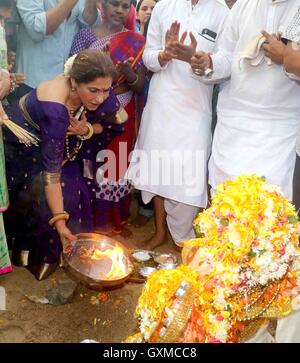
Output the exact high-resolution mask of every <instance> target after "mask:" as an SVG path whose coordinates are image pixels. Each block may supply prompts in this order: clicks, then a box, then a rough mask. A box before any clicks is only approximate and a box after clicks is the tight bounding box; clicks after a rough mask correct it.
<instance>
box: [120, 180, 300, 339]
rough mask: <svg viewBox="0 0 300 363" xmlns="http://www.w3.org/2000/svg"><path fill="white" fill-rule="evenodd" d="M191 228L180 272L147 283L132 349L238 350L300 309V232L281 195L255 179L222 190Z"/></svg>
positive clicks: (163, 272) (165, 273) (165, 272)
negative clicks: (217, 346)
mask: <svg viewBox="0 0 300 363" xmlns="http://www.w3.org/2000/svg"><path fill="white" fill-rule="evenodd" d="M194 227H195V232H196V235H197V238H196V239H193V240H190V241H187V242H186V243H185V244H184V248H183V250H182V260H183V264H182V265H181V266H179V267H178V268H177V269H175V270H161V271H156V272H153V273H152V274H151V275H150V276H149V278H148V280H147V283H146V285H145V287H144V289H143V291H142V294H141V296H140V298H139V301H138V306H137V308H136V317H137V318H138V319H139V322H140V332H139V333H138V334H136V335H134V336H132V337H129V338H128V339H127V341H128V342H130V341H135V342H152V343H155V342H194V343H196V342H216V343H217V342H241V341H245V340H248V339H250V338H251V337H252V336H254V335H255V334H256V333H257V331H258V330H259V329H260V327H262V326H263V325H265V324H266V322H267V321H268V320H269V319H276V318H280V317H285V316H288V315H289V314H291V313H292V312H293V311H296V310H298V309H299V308H300V248H299V232H300V224H299V222H298V218H297V214H296V211H295V208H294V207H293V205H291V204H290V203H289V202H288V201H287V199H286V198H285V197H284V195H283V194H282V193H281V192H280V190H279V189H278V188H277V187H275V186H274V185H269V184H267V183H266V182H265V181H264V179H263V178H260V177H258V176H256V175H242V176H240V177H238V178H236V179H235V180H233V181H228V182H226V183H224V184H222V185H219V186H218V188H217V192H216V195H215V196H214V197H213V200H212V204H211V206H210V208H208V209H206V210H205V211H204V212H203V213H200V214H199V215H198V217H197V218H196V220H195V224H194Z"/></svg>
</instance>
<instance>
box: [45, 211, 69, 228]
mask: <svg viewBox="0 0 300 363" xmlns="http://www.w3.org/2000/svg"><path fill="white" fill-rule="evenodd" d="M62 219H64V220H65V221H68V220H69V219H70V214H69V213H67V212H62V213H56V214H54V216H53V217H52V218H51V219H50V220H49V222H48V223H49V225H50V226H51V227H53V226H54V223H55V222H57V221H60V220H62Z"/></svg>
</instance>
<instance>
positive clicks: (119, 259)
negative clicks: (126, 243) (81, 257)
mask: <svg viewBox="0 0 300 363" xmlns="http://www.w3.org/2000/svg"><path fill="white" fill-rule="evenodd" d="M105 258H109V259H110V260H111V262H112V264H111V269H110V271H109V272H108V273H107V274H104V273H103V272H101V273H100V274H101V275H103V276H104V278H105V279H106V280H114V279H121V278H122V277H125V276H127V274H128V272H127V266H126V264H125V263H124V260H126V259H124V252H123V249H122V248H121V247H120V246H118V245H116V246H115V247H114V248H111V249H107V250H105V251H101V250H99V249H96V250H95V251H94V252H93V254H92V256H91V260H102V259H105Z"/></svg>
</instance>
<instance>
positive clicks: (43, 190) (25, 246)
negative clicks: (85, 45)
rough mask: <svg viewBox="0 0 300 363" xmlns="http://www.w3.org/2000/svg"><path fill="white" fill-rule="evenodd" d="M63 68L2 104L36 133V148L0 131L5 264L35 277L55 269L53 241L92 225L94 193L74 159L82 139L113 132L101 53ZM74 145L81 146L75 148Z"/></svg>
mask: <svg viewBox="0 0 300 363" xmlns="http://www.w3.org/2000/svg"><path fill="white" fill-rule="evenodd" d="M69 68H70V69H69V71H68V74H65V75H60V76H57V77H56V78H55V79H53V80H51V81H47V82H43V83H42V84H40V85H39V86H38V87H37V89H34V90H33V91H31V92H30V93H29V94H27V95H26V96H25V98H22V99H21V100H20V104H19V107H17V108H16V107H12V108H9V109H7V114H8V116H9V117H10V118H11V119H12V120H14V121H15V122H16V123H18V124H19V125H21V126H22V127H23V128H25V129H27V130H29V131H30V132H33V133H35V134H36V135H37V136H38V137H39V139H40V143H39V146H32V147H30V148H26V147H23V146H22V145H21V144H19V143H18V142H17V141H16V140H15V139H14V137H13V136H12V135H11V134H9V133H8V132H7V134H6V157H7V175H8V186H9V192H10V199H11V208H10V212H9V214H8V215H7V216H6V217H7V218H6V227H7V234H8V237H9V238H10V239H11V240H12V241H13V263H14V264H16V265H19V266H26V267H28V268H29V269H30V271H32V272H33V273H34V275H35V276H36V278H37V279H38V280H41V279H44V278H46V277H47V276H49V274H50V273H52V272H53V271H54V270H55V268H56V266H57V265H58V263H59V259H60V254H61V243H62V244H63V245H64V244H68V242H69V241H72V240H74V239H75V238H76V237H75V236H74V234H76V233H79V232H85V231H93V230H94V225H93V210H92V208H93V198H94V195H93V194H92V193H91V191H90V190H88V188H87V186H86V183H85V181H84V178H83V165H82V161H83V159H84V157H85V153H86V154H88V150H89V147H88V144H89V143H93V142H98V143H99V142H103V143H109V142H110V138H111V137H113V134H114V132H116V133H117V134H119V133H120V127H119V126H118V127H117V128H116V129H115V128H114V126H115V125H114V124H112V123H110V122H108V121H107V120H106V118H107V116H108V115H109V114H112V113H114V112H116V111H117V110H118V108H119V103H118V101H117V100H116V98H115V96H114V95H113V93H111V85H112V80H113V79H114V77H115V67H114V65H113V64H112V62H111V60H110V59H109V57H108V56H107V55H105V54H103V53H101V52H100V51H95V50H87V51H84V52H81V53H79V54H78V55H77V56H76V58H75V60H74V62H73V64H72V65H70V67H69ZM83 109H85V111H84V112H81V111H82V110H83ZM78 110H79V112H77V111H78ZM75 114H77V115H76V117H74V115H75ZM110 135H111V136H110ZM100 140H101V141H100ZM81 144H83V145H84V144H86V145H84V149H83V150H82V151H81V150H79V149H80V146H81ZM80 152H81V157H80V158H79V154H80ZM77 154H78V155H77ZM76 157H77V158H76ZM87 158H88V156H87ZM42 183H43V184H44V186H43V185H42Z"/></svg>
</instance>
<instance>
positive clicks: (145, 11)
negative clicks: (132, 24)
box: [136, 0, 157, 36]
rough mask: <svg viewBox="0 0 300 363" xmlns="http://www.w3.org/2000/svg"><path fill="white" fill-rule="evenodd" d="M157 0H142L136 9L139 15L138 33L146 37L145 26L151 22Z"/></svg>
mask: <svg viewBox="0 0 300 363" xmlns="http://www.w3.org/2000/svg"><path fill="white" fill-rule="evenodd" d="M156 3H157V0H140V1H139V3H138V5H137V7H136V14H137V20H138V21H137V31H139V32H140V33H141V34H143V35H144V36H146V34H145V26H146V24H147V23H148V22H149V20H150V17H151V13H152V11H153V9H154V6H155V5H156Z"/></svg>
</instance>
